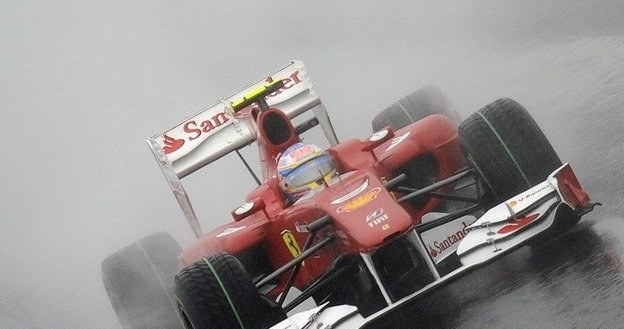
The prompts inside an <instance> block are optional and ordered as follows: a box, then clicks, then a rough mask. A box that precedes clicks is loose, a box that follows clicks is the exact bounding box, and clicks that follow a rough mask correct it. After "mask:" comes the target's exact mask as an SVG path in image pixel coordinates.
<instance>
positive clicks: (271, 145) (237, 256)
mask: <svg viewBox="0 0 624 329" xmlns="http://www.w3.org/2000/svg"><path fill="white" fill-rule="evenodd" d="M454 113H455V112H453V111H451V110H449V108H448V106H447V104H446V101H445V98H444V97H443V96H441V95H440V93H439V91H437V89H435V88H431V87H429V88H425V89H422V90H419V91H417V92H415V93H413V94H411V95H409V96H407V97H405V98H403V99H401V100H399V101H398V102H397V103H395V104H394V105H393V106H391V107H389V108H387V109H385V110H384V111H382V112H381V113H380V114H379V115H378V116H377V117H376V118H375V119H374V121H373V129H374V131H375V132H374V134H372V135H371V136H370V137H368V138H365V139H350V140H346V141H342V142H340V143H339V142H338V139H337V137H336V134H335V132H334V130H333V127H332V124H331V122H330V120H329V117H328V115H327V112H326V110H325V107H324V106H323V104H322V103H321V101H320V99H319V97H318V96H317V94H316V92H315V90H314V88H313V85H312V83H311V81H310V79H309V77H308V75H307V72H306V70H305V68H304V66H303V64H302V63H301V62H297V61H293V62H291V63H289V64H288V65H287V66H285V67H283V68H282V69H280V70H278V71H276V72H274V73H272V74H270V75H268V76H267V77H264V78H263V79H261V80H260V81H258V82H257V83H255V84H253V85H251V86H249V87H248V88H245V89H243V90H242V91H240V92H239V93H237V94H235V95H233V96H231V97H228V98H226V99H224V100H222V101H220V102H218V103H217V104H215V105H213V106H211V107H210V108H208V109H206V110H204V111H202V112H200V113H199V114H197V115H196V116H194V117H191V118H189V119H187V120H185V121H183V122H182V123H180V124H178V125H177V126H175V127H174V128H172V129H170V130H168V131H166V132H165V133H163V134H160V135H157V136H154V137H152V138H149V139H148V143H149V146H150V148H151V150H152V152H153V153H154V156H155V157H156V160H157V162H158V164H159V166H160V168H161V169H162V171H163V173H164V174H165V177H166V178H167V181H168V182H169V184H170V186H171V188H172V190H173V193H174V195H175V197H176V198H177V200H178V202H179V203H180V206H181V207H182V210H183V212H184V214H185V216H186V218H187V220H188V222H189V224H190V226H191V228H192V230H193V232H194V233H195V235H196V237H197V240H196V241H195V242H194V243H193V244H192V245H190V246H189V247H187V248H186V249H184V250H181V248H180V247H179V246H178V244H177V243H176V242H175V241H174V240H173V239H172V238H171V237H170V236H169V235H167V234H164V233H161V234H156V235H152V236H149V237H147V238H144V239H143V240H140V241H138V242H137V243H135V244H133V245H130V246H128V247H126V248H125V249H122V250H120V251H118V252H117V253H115V254H113V255H111V256H109V257H108V258H107V259H106V260H104V262H103V263H102V271H103V280H104V284H105V286H106V290H107V292H108V294H109V297H110V300H111V302H112V304H113V307H114V309H115V311H116V313H117V315H118V318H119V320H120V322H121V323H122V326H123V327H124V328H126V329H129V328H133V329H136V328H220V329H229V328H271V327H274V328H307V327H309V326H310V325H311V324H313V323H314V322H323V323H324V324H325V325H331V327H333V328H337V327H341V328H343V327H344V328H354V327H362V326H367V325H369V324H371V323H374V322H375V321H376V320H377V319H379V318H380V317H383V316H384V315H386V314H390V313H391V312H392V311H393V310H396V309H397V308H398V307H400V306H402V305H404V304H406V303H408V302H410V301H412V300H414V299H415V298H416V297H419V296H420V295H422V294H424V293H426V292H428V291H430V290H432V289H435V288H436V287H440V286H441V285H443V284H445V283H448V282H450V281H451V280H452V279H454V278H457V277H458V276H460V275H462V274H465V273H467V272H468V271H470V270H472V269H475V268H478V267H479V266H483V265H485V264H487V263H488V262H490V261H492V260H494V259H496V258H497V257H500V256H502V255H504V254H506V253H507V252H509V251H512V250H514V249H515V248H518V247H520V246H522V245H524V244H526V243H527V242H528V241H531V240H532V239H533V238H534V237H536V236H542V237H543V236H547V235H549V234H554V233H557V232H558V231H560V230H563V229H565V228H566V227H568V226H572V225H574V224H575V223H576V222H577V221H578V220H579V219H580V217H581V216H582V215H584V214H585V213H587V212H589V211H591V210H592V209H593V206H594V204H593V203H592V202H591V201H590V198H589V197H588V195H587V193H585V192H584V191H583V189H582V188H581V186H580V184H579V182H578V180H577V179H576V177H575V175H574V173H573V172H572V169H571V168H570V166H569V165H567V164H562V163H561V161H560V160H559V157H558V156H557V154H556V153H555V151H554V150H553V148H552V146H551V145H550V143H549V142H548V140H547V139H546V137H545V136H544V134H543V133H542V131H541V130H540V128H539V127H538V126H537V124H536V123H535V121H534V120H533V119H532V118H531V116H530V115H529V113H528V112H527V111H526V110H525V109H524V108H523V107H522V106H521V105H519V104H518V103H516V102H515V101H513V100H511V99H500V100H497V101H495V102H493V103H491V104H489V105H487V106H485V107H484V108H482V109H480V110H479V111H477V112H476V113H474V114H472V115H471V116H469V117H468V118H467V119H466V120H464V121H463V122H461V124H459V128H458V121H459V119H458V117H457V116H456V115H455V114H454ZM315 127H320V128H322V132H323V133H324V137H325V139H326V140H327V142H328V147H327V148H325V149H321V148H319V147H317V146H315V145H312V144H307V143H304V142H302V134H312V133H314V132H315V131H318V130H312V128H315ZM308 131H309V132H308ZM254 143H255V144H256V145H257V147H258V150H259V160H260V167H261V174H260V175H259V176H260V177H258V175H256V173H254V171H253V170H252V168H251V166H250V165H249V164H248V162H246V161H245V159H244V158H243V157H242V156H241V153H240V152H239V150H240V149H242V148H245V147H248V146H249V145H251V144H254ZM231 152H236V153H237V154H238V156H240V157H241V159H242V160H243V164H244V165H245V166H246V168H247V170H248V171H249V172H250V173H251V175H252V177H253V178H254V179H255V180H256V182H257V183H258V186H257V187H256V188H255V189H253V190H252V191H251V192H250V193H249V194H247V196H246V197H244V198H241V199H242V200H241V201H242V204H241V205H240V206H239V207H237V208H235V209H234V210H232V212H231V217H232V221H231V222H230V223H229V224H226V225H224V226H221V227H218V228H216V229H214V230H212V231H211V232H208V233H206V234H204V233H203V232H202V230H201V228H200V225H199V222H198V220H197V217H196V215H195V212H194V211H193V207H192V206H191V203H190V201H189V198H188V196H187V194H186V192H185V189H184V188H183V186H182V184H181V179H182V178H184V177H186V176H188V175H190V174H192V173H194V172H196V171H197V170H198V169H200V168H202V167H204V166H206V165H208V164H210V163H212V162H213V161H215V160H217V159H219V158H221V157H223V156H225V155H227V154H229V153H231ZM295 288H296V289H295ZM295 290H296V291H297V293H296V294H294V293H292V292H293V291H295ZM306 300H313V301H314V302H315V303H316V305H317V307H316V308H312V309H309V310H307V311H304V312H303V313H298V314H294V315H293V314H292V313H293V312H291V311H292V310H293V308H295V307H296V306H298V305H300V304H302V303H303V302H304V301H306ZM306 303H309V301H308V302H306ZM287 314H289V315H290V317H287Z"/></svg>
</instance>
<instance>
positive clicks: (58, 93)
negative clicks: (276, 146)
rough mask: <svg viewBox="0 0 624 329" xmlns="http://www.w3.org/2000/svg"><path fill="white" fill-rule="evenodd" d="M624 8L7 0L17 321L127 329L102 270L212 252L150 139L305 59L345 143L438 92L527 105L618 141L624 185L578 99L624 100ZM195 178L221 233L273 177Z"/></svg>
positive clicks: (12, 293)
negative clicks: (179, 250)
mask: <svg viewBox="0 0 624 329" xmlns="http://www.w3.org/2000/svg"><path fill="white" fill-rule="evenodd" d="M622 17H624V4H623V3H622V2H621V1H550V2H546V3H545V2H544V1H537V0H536V1H513V2H512V1H509V2H503V1H477V0H470V1H418V2H415V1H396V2H381V1H377V2H373V1H369V2H363V1H315V2H294V1H241V2H233V1H210V2H208V1H185V2H176V1H171V2H166V1H107V2H102V1H56V2H53V1H0V108H1V109H2V120H1V121H0V147H1V148H2V153H1V154H2V158H1V159H2V160H3V161H2V164H3V174H2V175H1V176H0V177H1V178H0V187H1V189H2V190H1V193H0V198H1V199H0V213H1V214H2V219H1V220H0V317H2V316H4V317H7V318H10V319H12V320H11V321H9V320H6V321H7V322H6V323H4V326H6V327H10V326H14V327H16V328H17V327H18V325H17V323H18V322H19V323H23V324H26V325H27V326H30V327H37V328H84V327H90V328H118V327H119V324H118V323H117V320H116V318H115V316H114V313H113V311H112V309H111V307H110V306H109V303H108V300H107V297H106V295H105V292H104V287H103V285H102V283H101V280H100V262H101V260H102V259H103V258H104V257H106V256H107V255H108V254H110V253H112V252H114V251H116V250H118V249H120V248H122V247H123V246H125V245H127V244H129V243H131V242H133V241H134V240H137V239H139V238H141V237H143V236H145V235H147V234H149V233H153V232H158V231H167V232H170V233H171V234H172V235H174V236H175V237H176V239H177V240H178V241H180V243H181V244H182V245H185V244H188V243H189V242H190V241H192V234H191V232H190V229H188V227H187V225H186V223H185V221H184V218H183V216H182V213H181V211H180V210H179V208H178V207H177V204H176V202H175V199H174V198H173V196H172V194H171V192H170V191H169V189H168V186H167V184H166V183H165V180H164V179H163V177H162V174H161V173H160V171H159V169H158V168H157V166H156V163H155V162H154V160H153V159H152V156H151V155H150V153H149V151H148V149H147V146H146V144H145V143H144V141H143V140H144V138H145V137H147V136H149V135H153V134H156V133H160V132H162V131H164V130H165V129H167V128H168V127H170V126H172V125H173V124H175V123H178V122H179V121H181V120H182V119H184V118H185V117H187V116H189V115H192V114H194V113H196V112H197V111H199V110H201V109H202V108H204V107H205V106H208V105H210V104H212V103H213V102H214V101H216V100H217V99H219V97H222V96H224V95H228V94H231V93H233V92H235V91H237V90H238V89H239V88H240V87H242V86H244V85H246V84H248V83H250V82H252V81H254V80H255V79H259V78H261V77H262V76H263V75H264V74H265V73H267V72H269V71H271V70H273V69H275V68H277V67H279V66H281V65H282V64H283V63H285V62H286V61H287V60H290V59H300V60H302V61H303V62H304V63H305V64H306V66H307V68H308V71H309V73H310V76H311V78H312V80H313V81H314V83H315V85H316V87H317V90H318V92H319V94H320V95H321V97H322V99H323V101H324V102H325V104H326V107H327V109H328V111H329V113H330V116H331V117H332V119H333V123H334V126H335V127H336V130H337V132H338V135H339V137H340V138H350V137H361V138H364V137H366V136H367V135H368V134H369V132H370V123H369V122H370V119H372V117H373V116H374V115H375V114H376V113H377V111H379V110H380V109H382V108H383V107H384V106H386V105H388V104H389V103H391V102H393V101H394V100H396V99H397V98H399V97H402V96H404V95H405V94H407V93H408V92H411V91H413V90H415V89H416V88H418V87H421V86H423V85H426V84H434V85H437V86H438V87H440V88H441V89H442V90H443V91H444V92H445V93H446V94H447V95H448V96H449V97H450V98H451V99H452V101H453V103H454V105H455V107H456V108H457V110H458V111H459V112H460V113H462V114H463V115H464V116H466V115H468V114H469V113H470V112H472V111H474V110H477V109H478V108H479V107H481V106H482V105H484V104H486V103H488V102H490V101H492V100H494V99H496V98H499V97H504V96H507V97H512V98H515V99H516V100H518V101H519V102H520V103H522V104H524V105H525V106H526V107H527V108H528V109H529V111H530V112H531V113H532V114H533V115H534V116H535V117H536V119H537V121H538V122H540V124H541V125H542V127H543V128H544V129H545V130H546V131H547V135H548V137H549V138H551V140H552V141H553V144H554V145H555V147H556V148H557V149H558V150H559V153H560V155H561V157H562V158H564V159H571V160H570V161H573V160H575V159H576V160H577V161H578V160H582V159H583V158H585V157H586V154H587V152H588V150H590V148H592V147H595V146H597V145H601V146H605V145H607V146H612V148H608V149H607V152H610V154H611V158H609V159H610V160H608V161H611V163H602V164H603V165H604V166H603V167H599V168H596V166H593V165H591V164H587V165H585V166H581V167H580V168H578V169H577V172H578V173H579V175H580V176H585V177H590V179H588V180H589V181H590V183H589V184H586V185H588V189H589V190H590V192H594V193H598V194H599V195H602V196H607V195H610V194H609V193H611V192H614V193H621V192H622V188H621V185H618V186H615V187H613V186H612V185H610V184H608V183H609V178H608V177H605V176H600V175H597V174H594V172H595V171H596V170H597V169H603V170H609V169H608V168H613V167H615V168H621V160H620V156H618V154H621V151H622V148H621V145H622V143H621V141H622V129H621V127H622V126H621V125H617V124H613V121H614V120H615V122H618V123H622V122H621V121H622V119H621V117H622V116H621V115H617V113H619V112H611V113H616V115H615V116H603V115H602V114H600V113H597V114H596V116H593V115H591V114H592V113H591V112H590V113H589V115H587V111H591V108H590V109H581V110H579V107H578V106H579V104H596V102H608V101H609V99H608V98H604V97H601V98H597V95H598V94H603V95H613V94H614V93H612V92H617V94H616V95H619V96H618V97H620V98H619V99H621V98H622V97H621V95H622V92H621V91H620V90H622V89H621V87H622V83H621V82H622V81H623V80H624V79H623V77H624V75H623V74H622V72H623V68H624V60H623V57H624V56H623V55H624V39H623V31H624V20H623V19H622ZM588 88H589V89H588ZM605 99H606V100H605ZM618 104H619V103H618ZM609 108H610V109H612V107H609ZM594 110H595V108H594ZM612 111H615V110H612ZM617 111H621V110H617ZM579 113H582V114H583V115H585V116H583V117H581V119H582V120H597V123H596V124H595V125H594V126H592V127H594V129H596V127H597V129H600V127H603V126H607V125H608V124H611V125H609V127H613V128H609V129H612V131H611V132H610V133H611V134H610V135H606V136H615V137H613V138H616V139H614V140H617V142H611V143H612V144H610V142H609V140H603V141H600V142H595V143H593V144H590V143H586V144H583V143H579V141H578V140H576V139H574V138H573V137H574V136H577V135H579V133H589V135H591V134H592V133H595V131H583V125H582V122H578V121H574V122H575V123H574V124H576V126H570V125H567V124H565V123H566V120H568V118H570V117H573V116H574V117H576V118H578V117H579ZM605 117H608V118H609V119H608V120H607V119H604V118H605ZM601 118H602V119H601ZM600 120H603V121H604V122H602V121H600ZM562 123H564V124H565V125H564V126H567V127H570V128H569V129H566V128H564V129H562ZM603 124H604V125H603ZM609 138H610V137H609ZM239 172H240V173H241V174H240V175H237V173H239ZM603 173H604V171H603ZM613 173H615V174H618V175H620V176H621V174H619V170H615V171H613ZM235 174H236V175H235ZM194 176H198V177H197V178H195V177H193V178H192V179H191V180H189V181H188V182H187V181H185V185H186V187H187V188H188V190H189V192H190V194H191V197H192V198H193V199H192V200H193V202H194V204H195V205H196V207H197V212H198V213H199V215H200V217H201V221H202V224H203V226H204V228H206V229H209V228H213V227H215V226H217V225H218V224H221V223H224V222H226V221H228V213H229V211H230V210H231V209H233V208H234V207H236V206H237V205H238V204H239V203H240V202H241V201H243V200H242V198H243V196H244V193H243V192H244V191H245V190H247V189H249V188H250V187H252V186H253V181H252V180H251V179H250V178H249V177H248V176H247V175H246V174H244V172H243V168H242V166H240V165H239V164H238V163H237V162H236V161H235V159H224V161H219V162H218V163H215V164H214V165H213V166H211V167H209V168H208V169H206V170H202V171H201V172H200V173H198V174H196V175H194ZM238 176H240V177H238ZM620 176H618V177H620ZM592 178H593V179H592ZM603 184H604V185H608V186H609V187H606V190H604V189H603V188H602V186H603ZM608 192H609V193H608ZM620 195H621V194H620ZM618 216H621V211H620V212H619V213H618ZM620 219H621V218H620ZM12 321H15V322H12ZM0 323H2V322H0Z"/></svg>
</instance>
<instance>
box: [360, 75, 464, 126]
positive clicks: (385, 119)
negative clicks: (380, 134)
mask: <svg viewBox="0 0 624 329" xmlns="http://www.w3.org/2000/svg"><path fill="white" fill-rule="evenodd" d="M432 114H442V115H444V116H446V117H448V118H449V119H450V120H451V121H453V122H455V123H456V124H459V115H458V114H457V112H455V111H453V110H452V106H451V102H450V101H449V99H448V98H447V97H446V96H444V94H443V93H442V92H441V91H440V90H439V89H438V88H436V87H434V86H427V87H424V88H421V89H418V90H416V91H415V92H413V93H411V94H409V95H407V96H405V97H403V98H401V99H399V100H398V101H396V102H394V103H393V104H392V105H390V106H388V107H387V108H386V109H384V110H383V111H381V112H380V113H379V114H377V116H375V118H374V119H373V121H372V126H373V132H376V131H379V130H381V129H383V128H384V127H386V126H390V127H392V129H394V130H398V129H400V128H403V127H405V126H407V125H409V124H411V123H413V122H416V121H418V120H420V119H422V118H424V117H427V116H429V115H432Z"/></svg>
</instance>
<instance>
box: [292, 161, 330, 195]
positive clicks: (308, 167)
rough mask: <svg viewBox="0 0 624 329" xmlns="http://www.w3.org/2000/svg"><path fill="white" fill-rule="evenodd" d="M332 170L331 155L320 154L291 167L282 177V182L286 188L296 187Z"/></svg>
mask: <svg viewBox="0 0 624 329" xmlns="http://www.w3.org/2000/svg"><path fill="white" fill-rule="evenodd" d="M334 170H335V166H334V161H333V160H332V158H331V156H329V155H328V154H322V155H320V156H318V157H316V158H314V159H311V160H309V161H307V162H304V163H303V164H301V165H300V166H298V167H297V168H295V169H293V170H292V171H291V172H289V173H288V175H285V176H284V177H283V178H282V184H284V187H285V188H287V189H291V190H292V189H296V188H299V187H302V186H306V185H308V184H310V183H312V182H315V181H317V180H320V179H323V177H325V176H327V175H328V174H330V173H331V172H332V171H334Z"/></svg>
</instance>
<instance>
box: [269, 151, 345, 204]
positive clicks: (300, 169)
mask: <svg viewBox="0 0 624 329" xmlns="http://www.w3.org/2000/svg"><path fill="white" fill-rule="evenodd" d="M277 172H278V176H279V179H280V187H281V188H282V190H283V191H284V194H286V204H291V203H294V202H295V201H297V200H299V198H301V197H302V196H303V195H305V194H306V193H308V192H310V191H312V190H313V189H316V188H318V187H321V186H324V185H325V184H326V183H327V184H329V183H330V181H331V179H332V178H333V177H335V176H337V171H336V166H335V164H334V160H333V159H332V157H331V155H329V154H328V153H327V152H324V151H322V150H321V149H320V148H318V147H317V146H315V145H312V144H304V143H295V144H293V145H291V146H290V147H288V148H287V149H286V150H285V151H284V153H283V154H282V155H281V156H280V158H279V160H278V162H277Z"/></svg>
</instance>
